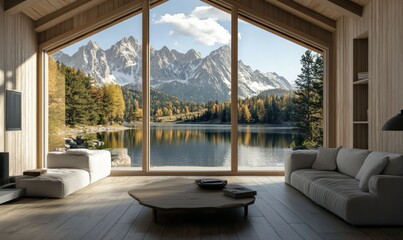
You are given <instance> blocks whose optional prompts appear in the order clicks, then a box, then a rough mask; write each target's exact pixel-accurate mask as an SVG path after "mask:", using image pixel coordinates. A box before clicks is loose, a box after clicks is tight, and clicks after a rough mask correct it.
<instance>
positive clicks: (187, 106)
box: [150, 0, 231, 170]
mask: <svg viewBox="0 0 403 240" xmlns="http://www.w3.org/2000/svg"><path fill="white" fill-rule="evenodd" d="M150 15H151V16H152V19H151V21H150V45H151V53H150V91H151V94H150V96H151V110H150V119H151V122H152V123H151V129H150V141H151V145H150V167H151V169H153V170H154V169H156V170H161V169H171V170H172V169H174V170H181V169H188V168H189V167H192V168H193V169H198V170H203V169H205V168H216V169H217V168H219V169H220V170H229V167H230V165H231V132H230V124H231V119H230V112H229V111H230V97H231V94H230V93H231V48H230V43H231V33H230V29H231V26H230V20H231V15H230V14H228V13H226V12H224V11H221V10H219V9H217V8H214V7H212V6H209V5H207V4H205V3H203V2H202V1H199V0H188V1H182V0H171V1H168V2H166V3H164V4H161V5H158V6H157V7H155V8H153V9H151V11H150ZM173 167H174V168H173Z"/></svg>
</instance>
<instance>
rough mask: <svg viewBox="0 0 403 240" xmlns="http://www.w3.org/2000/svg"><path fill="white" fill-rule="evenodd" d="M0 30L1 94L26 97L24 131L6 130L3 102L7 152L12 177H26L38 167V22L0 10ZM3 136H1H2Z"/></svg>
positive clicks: (5, 148) (5, 147)
mask: <svg viewBox="0 0 403 240" xmlns="http://www.w3.org/2000/svg"><path fill="white" fill-rule="evenodd" d="M0 12H1V13H0V18H1V20H0V25H3V26H1V27H0V29H1V28H2V30H3V31H1V32H2V33H4V36H2V41H1V45H0V48H1V50H0V52H2V53H4V54H0V58H3V59H2V60H1V61H0V68H1V69H0V71H3V72H4V74H3V76H4V84H1V86H2V87H3V89H2V91H1V92H0V93H1V94H0V95H2V96H4V91H5V90H16V91H20V92H21V93H22V94H21V95H22V109H21V110H22V130H21V131H4V129H3V127H4V120H3V118H4V115H5V114H4V113H5V111H4V100H2V99H0V105H1V106H2V107H1V108H0V112H1V116H2V117H1V118H2V120H1V121H2V122H0V125H1V127H0V132H1V134H4V138H3V139H4V141H3V140H1V141H2V142H4V151H7V152H9V153H10V175H18V174H22V172H23V171H24V170H26V169H32V168H36V146H37V143H36V71H37V69H36V51H37V41H36V33H35V32H34V23H33V21H32V20H31V19H30V18H28V17H27V16H26V15H24V14H17V15H13V16H11V15H9V14H4V11H3V9H1V10H0ZM0 137H1V136H0Z"/></svg>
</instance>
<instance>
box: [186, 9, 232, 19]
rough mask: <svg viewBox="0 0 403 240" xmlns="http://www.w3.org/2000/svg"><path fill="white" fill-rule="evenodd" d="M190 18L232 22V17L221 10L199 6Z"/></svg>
mask: <svg viewBox="0 0 403 240" xmlns="http://www.w3.org/2000/svg"><path fill="white" fill-rule="evenodd" d="M190 16H193V17H196V18H200V19H207V18H211V19H214V20H224V21H231V15H230V14H228V13H226V12H224V11H222V10H219V9H217V8H214V7H211V6H199V7H196V8H195V9H194V10H193V11H192V13H191V14H190Z"/></svg>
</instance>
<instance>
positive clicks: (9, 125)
mask: <svg viewBox="0 0 403 240" xmlns="http://www.w3.org/2000/svg"><path fill="white" fill-rule="evenodd" d="M18 130H21V92H17V91H11V90H7V91H6V131H18Z"/></svg>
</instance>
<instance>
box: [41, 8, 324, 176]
mask: <svg viewBox="0 0 403 240" xmlns="http://www.w3.org/2000/svg"><path fill="white" fill-rule="evenodd" d="M166 1H168V0H143V1H141V2H140V3H139V4H138V5H136V6H133V7H132V8H131V9H129V10H128V11H126V12H125V13H122V15H121V16H119V17H118V18H115V19H110V20H109V21H108V20H106V21H105V22H103V23H99V24H95V26H93V27H92V28H90V29H86V30H83V32H79V33H76V34H75V35H72V36H71V37H70V38H69V39H55V40H54V41H51V42H46V43H44V44H41V45H39V48H38V84H37V85H38V89H37V92H38V96H37V101H38V112H37V114H38V124H37V127H38V130H37V140H38V149H37V165H38V167H46V156H47V152H48V86H47V84H48V69H47V66H48V64H47V61H48V57H49V54H52V53H54V52H56V51H58V50H60V49H62V48H64V47H65V46H67V45H70V44H72V43H74V42H77V41H80V40H82V39H83V38H85V37H88V36H91V35H93V34H95V33H97V32H99V31H102V30H104V29H106V28H108V27H111V26H113V25H115V24H117V23H119V22H121V21H123V20H126V19H128V18H130V17H132V16H135V15H137V14H139V13H142V54H143V59H142V71H143V72H142V94H143V95H142V97H143V105H142V108H143V118H142V121H143V122H142V135H143V136H142V138H143V141H142V143H143V144H142V167H141V170H137V169H130V168H113V169H112V172H111V175H116V176H128V175H141V176H147V175H149V176H189V175H192V176H214V175H221V176H232V175H233V176H243V175H244V176H250V175H255V176H259V175H261V176H268V175H270V176H282V175H284V170H260V171H259V170H240V169H239V166H238V121H236V120H235V121H234V119H237V115H238V107H237V102H238V19H242V20H244V21H246V22H248V23H250V24H253V25H255V26H257V27H259V28H261V29H263V30H266V31H268V32H271V33H273V34H275V35H277V36H280V37H282V38H285V39H287V40H290V41H292V42H294V43H296V44H299V45H301V46H304V47H306V48H308V49H310V50H314V51H316V52H318V53H320V54H322V56H323V61H324V76H323V94H324V96H323V99H324V103H323V112H324V121H323V123H324V126H323V133H324V143H323V145H324V146H328V145H329V142H328V136H329V129H328V125H329V119H328V111H329V110H328V109H329V94H328V93H329V89H328V86H329V83H328V79H329V68H330V65H329V59H331V57H330V52H331V49H329V48H328V47H325V46H322V45H320V44H317V43H314V42H312V41H310V40H308V39H307V38H304V37H301V36H296V35H295V34H292V33H289V32H287V31H285V30H284V29H281V28H279V27H277V26H276V25H275V24H270V23H267V22H264V21H262V20H261V19H258V18H255V17H253V16H252V15H250V14H248V13H246V12H244V11H241V10H239V9H238V5H237V4H233V5H232V6H231V5H229V4H226V3H222V2H216V1H214V0H211V1H209V0H201V1H202V2H205V3H206V4H209V5H211V6H213V7H216V8H219V9H220V10H223V11H226V12H227V13H229V14H231V78H232V79H231V89H232V90H231V119H233V120H232V121H231V164H230V170H228V171H217V170H214V169H211V170H206V171H173V170H164V171H161V170H158V171H157V170H150V65H149V63H150V22H149V21H150V9H151V8H153V7H155V6H158V5H160V4H162V3H163V2H166Z"/></svg>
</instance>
